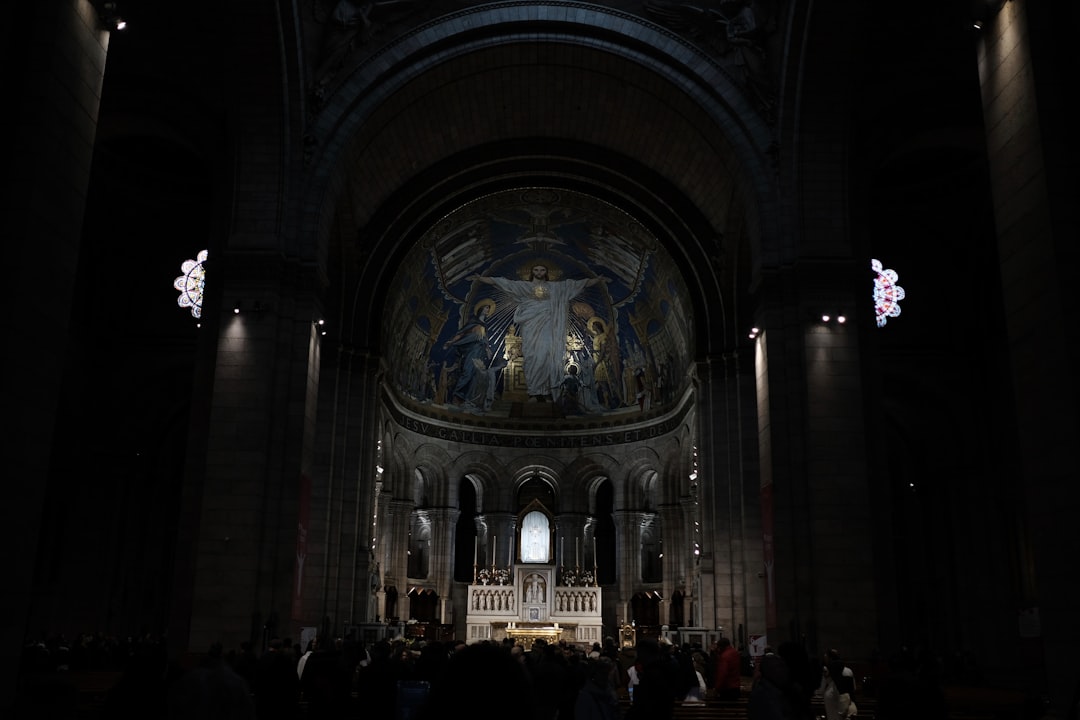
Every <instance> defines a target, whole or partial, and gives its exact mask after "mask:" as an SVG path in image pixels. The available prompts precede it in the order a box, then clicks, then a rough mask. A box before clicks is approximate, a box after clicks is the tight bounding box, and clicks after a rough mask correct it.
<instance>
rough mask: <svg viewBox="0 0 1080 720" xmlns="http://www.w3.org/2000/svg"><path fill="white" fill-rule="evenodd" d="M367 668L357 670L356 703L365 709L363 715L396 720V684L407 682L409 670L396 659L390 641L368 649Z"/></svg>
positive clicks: (384, 641)
mask: <svg viewBox="0 0 1080 720" xmlns="http://www.w3.org/2000/svg"><path fill="white" fill-rule="evenodd" d="M370 658H371V659H370V660H369V661H368V664H367V665H365V666H363V667H360V668H357V670H356V680H355V682H354V683H353V684H354V687H355V688H356V696H357V701H358V702H359V704H360V706H361V707H362V708H364V715H365V716H370V717H373V718H381V719H383V720H391V719H392V718H394V717H395V713H396V708H397V684H398V681H399V680H407V679H409V676H410V673H409V668H408V666H407V665H405V664H404V662H403V661H402V660H401V659H400V657H395V650H394V645H393V644H392V643H391V642H390V641H389V640H379V641H377V642H375V643H374V644H373V645H372V646H371V650H370Z"/></svg>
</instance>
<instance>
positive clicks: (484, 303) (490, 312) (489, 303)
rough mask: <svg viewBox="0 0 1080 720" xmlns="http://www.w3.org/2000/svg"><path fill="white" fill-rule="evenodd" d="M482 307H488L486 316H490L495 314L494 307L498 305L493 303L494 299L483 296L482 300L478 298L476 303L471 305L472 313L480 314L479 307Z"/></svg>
mask: <svg viewBox="0 0 1080 720" xmlns="http://www.w3.org/2000/svg"><path fill="white" fill-rule="evenodd" d="M482 307H486V308H487V309H488V317H491V316H492V315H494V314H495V308H496V307H498V306H497V305H496V304H495V301H494V300H492V299H491V298H483V299H482V300H478V301H477V303H476V304H475V305H473V315H475V316H477V317H479V316H480V308H482Z"/></svg>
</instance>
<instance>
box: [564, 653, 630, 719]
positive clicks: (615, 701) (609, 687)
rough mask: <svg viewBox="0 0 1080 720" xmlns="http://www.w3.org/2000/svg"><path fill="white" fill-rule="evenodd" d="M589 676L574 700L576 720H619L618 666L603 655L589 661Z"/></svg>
mask: <svg viewBox="0 0 1080 720" xmlns="http://www.w3.org/2000/svg"><path fill="white" fill-rule="evenodd" d="M586 664H587V667H588V671H589V677H588V679H587V680H586V681H585V684H584V685H582V686H581V689H580V690H578V693H577V698H576V699H575V701H574V720H619V717H620V715H621V712H620V710H619V696H618V694H617V692H616V690H615V683H616V682H617V678H618V668H617V667H616V665H615V662H614V661H613V660H612V659H611V658H609V657H604V656H603V655H601V656H600V657H598V658H589V660H588V661H587V663H586Z"/></svg>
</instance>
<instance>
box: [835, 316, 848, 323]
mask: <svg viewBox="0 0 1080 720" xmlns="http://www.w3.org/2000/svg"><path fill="white" fill-rule="evenodd" d="M836 322H838V323H840V324H841V325H843V324H844V323H846V322H847V317H845V316H844V315H837V316H836Z"/></svg>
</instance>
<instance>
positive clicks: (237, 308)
mask: <svg viewBox="0 0 1080 720" xmlns="http://www.w3.org/2000/svg"><path fill="white" fill-rule="evenodd" d="M232 311H233V315H239V314H240V301H239V300H237V301H236V304H235V305H233V308H232Z"/></svg>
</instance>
